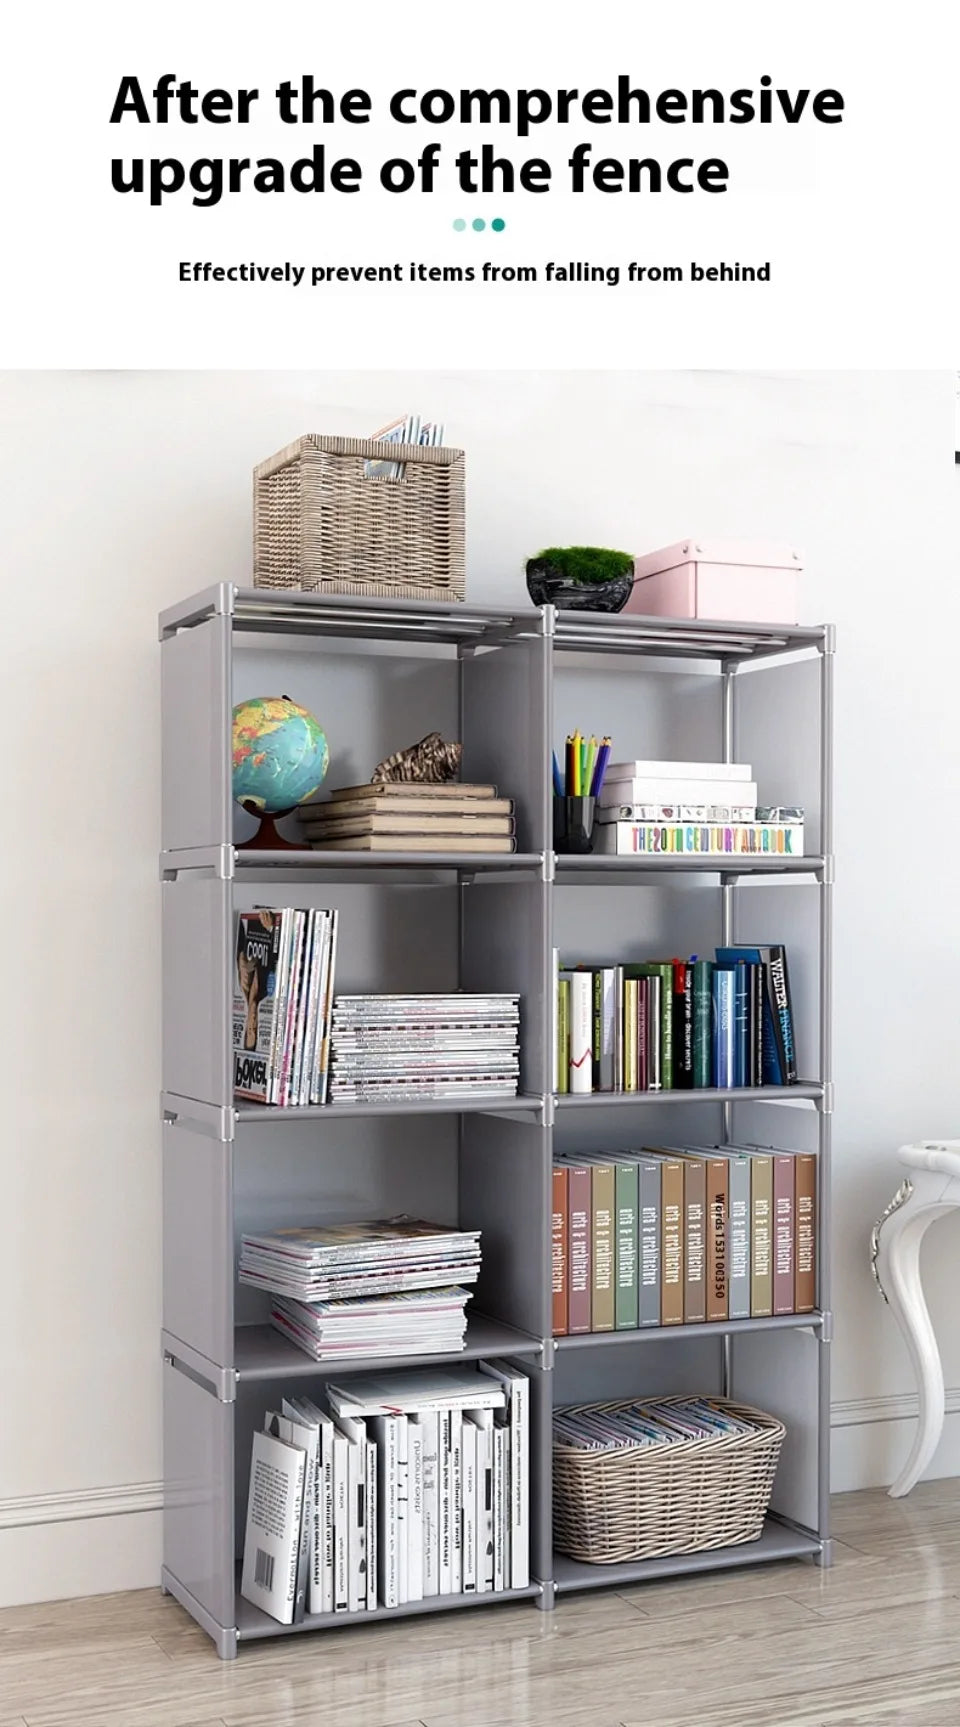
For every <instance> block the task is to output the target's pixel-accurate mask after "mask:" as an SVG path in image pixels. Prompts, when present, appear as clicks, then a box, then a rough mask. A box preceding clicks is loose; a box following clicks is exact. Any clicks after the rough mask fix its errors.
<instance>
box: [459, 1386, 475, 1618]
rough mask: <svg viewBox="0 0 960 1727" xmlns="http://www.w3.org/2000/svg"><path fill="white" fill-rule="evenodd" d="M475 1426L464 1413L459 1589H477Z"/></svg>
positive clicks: (468, 1590)
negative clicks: (460, 1587)
mask: <svg viewBox="0 0 960 1727" xmlns="http://www.w3.org/2000/svg"><path fill="white" fill-rule="evenodd" d="M479 1436H480V1435H479V1430H478V1429H477V1428H476V1427H474V1425H473V1422H472V1421H468V1420H467V1419H466V1417H464V1421H463V1428H462V1430H461V1434H460V1446H461V1452H462V1459H463V1461H462V1475H463V1592H464V1594H465V1595H475V1594H476V1590H477V1440H478V1438H479Z"/></svg>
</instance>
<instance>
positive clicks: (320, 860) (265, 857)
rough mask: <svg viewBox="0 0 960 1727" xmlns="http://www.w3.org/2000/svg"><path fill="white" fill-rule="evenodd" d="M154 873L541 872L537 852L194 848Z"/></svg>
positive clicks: (165, 856) (164, 858) (171, 856)
mask: <svg viewBox="0 0 960 1727" xmlns="http://www.w3.org/2000/svg"><path fill="white" fill-rule="evenodd" d="M160 869H161V873H162V874H164V875H165V876H168V877H169V876H173V875H184V874H187V873H188V872H190V871H193V870H207V871H211V870H212V871H213V872H214V873H215V874H217V875H233V876H235V877H242V878H243V879H244V880H245V881H256V880H257V879H258V878H261V877H269V876H272V875H276V874H277V873H278V872H282V873H283V874H284V875H285V876H294V877H304V876H310V875H314V874H321V873H322V874H323V875H324V876H328V875H330V874H331V873H334V872H335V873H336V874H337V875H341V876H347V877H349V878H350V879H351V880H360V881H362V880H369V879H370V877H374V878H376V877H377V876H379V875H384V876H389V877H393V876H395V875H396V874H397V872H398V871H400V870H403V871H405V872H406V873H407V874H408V875H427V876H433V875H436V873H437V872H438V871H443V872H444V873H445V874H453V875H477V874H479V873H481V872H483V873H490V874H498V875H511V876H513V875H522V876H530V875H534V876H538V875H540V873H541V871H542V869H543V854H542V853H541V852H444V851H435V852H347V851H320V850H314V849H313V848H311V847H304V849H303V850H302V851H300V850H295V851H243V850H242V849H240V848H238V847H236V846H225V847H223V848H222V849H220V848H217V847H215V846H209V847H208V846H197V847H194V848H192V849H185V850H183V851H167V852H161V854H160Z"/></svg>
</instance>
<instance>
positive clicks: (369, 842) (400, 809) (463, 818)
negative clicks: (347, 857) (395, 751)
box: [297, 781, 516, 852]
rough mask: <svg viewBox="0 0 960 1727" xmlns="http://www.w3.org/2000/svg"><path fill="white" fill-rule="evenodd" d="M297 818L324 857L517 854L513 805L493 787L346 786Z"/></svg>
mask: <svg viewBox="0 0 960 1727" xmlns="http://www.w3.org/2000/svg"><path fill="white" fill-rule="evenodd" d="M297 814H298V817H299V820H300V826H301V828H302V830H303V834H304V838H305V839H307V840H308V841H309V843H310V844H311V845H312V846H316V847H318V848H319V849H320V850H322V851H365V852H377V851H386V852H432V851H437V852H512V851H515V850H516V840H515V838H514V813H513V802H512V800H511V799H510V798H501V797H498V796H497V788H496V786H491V785H462V784H460V783H459V782H456V783H453V784H447V785H425V784H421V783H419V782H416V783H415V782H412V781H386V782H382V783H380V782H378V783H377V784H370V785H362V786H340V787H339V788H338V789H337V790H335V791H332V792H331V793H330V796H329V797H327V798H324V799H323V800H322V801H318V802H316V803H308V804H301V806H300V809H299V810H298V812H297Z"/></svg>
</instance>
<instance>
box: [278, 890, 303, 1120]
mask: <svg viewBox="0 0 960 1727" xmlns="http://www.w3.org/2000/svg"><path fill="white" fill-rule="evenodd" d="M306 924H307V913H306V912H305V911H294V914H293V940H292V944H291V951H290V976H289V988H288V991H287V1002H286V1008H285V1011H284V1016H283V1017H284V1026H283V1049H282V1053H281V1057H280V1090H279V1094H278V1097H277V1102H278V1103H280V1104H281V1105H283V1106H286V1105H287V1104H288V1103H289V1102H290V1081H291V1078H292V1076H293V1054H294V1043H295V1039H296V1029H297V1011H298V1007H299V1002H300V995H301V982H302V979H301V973H302V970H303V942H304V936H305V934H306Z"/></svg>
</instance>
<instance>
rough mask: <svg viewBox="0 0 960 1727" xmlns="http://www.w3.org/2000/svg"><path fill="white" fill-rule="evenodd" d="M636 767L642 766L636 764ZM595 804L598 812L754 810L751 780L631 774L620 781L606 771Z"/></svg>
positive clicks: (753, 789) (755, 805)
mask: <svg viewBox="0 0 960 1727" xmlns="http://www.w3.org/2000/svg"><path fill="white" fill-rule="evenodd" d="M636 765H637V766H638V767H639V766H642V763H637V764H636ZM597 801H598V804H599V807H600V809H601V810H604V809H611V808H616V807H617V806H618V805H620V804H658V805H659V804H680V803H682V804H736V805H737V807H738V808H740V809H750V810H755V809H756V808H757V784H756V781H755V780H750V779H740V780H731V779H723V778H720V777H718V776H717V775H716V774H715V773H710V774H709V775H703V776H702V777H700V778H697V779H693V778H691V779H679V778H677V776H676V775H670V776H669V777H668V776H666V775H660V776H656V775H651V774H634V775H633V776H631V777H629V778H628V777H626V776H625V777H624V778H623V779H611V777H610V769H609V768H608V769H607V773H606V777H605V779H604V782H603V785H602V786H601V788H600V796H599V798H598V800H597Z"/></svg>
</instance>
